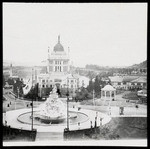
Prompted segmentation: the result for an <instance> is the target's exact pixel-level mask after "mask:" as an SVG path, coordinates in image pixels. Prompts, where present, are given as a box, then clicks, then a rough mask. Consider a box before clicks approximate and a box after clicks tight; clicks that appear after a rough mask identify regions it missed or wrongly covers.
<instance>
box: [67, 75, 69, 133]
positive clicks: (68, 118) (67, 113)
mask: <svg viewBox="0 0 150 149" xmlns="http://www.w3.org/2000/svg"><path fill="white" fill-rule="evenodd" d="M66 96H67V130H69V90H68V78H67V94H66Z"/></svg>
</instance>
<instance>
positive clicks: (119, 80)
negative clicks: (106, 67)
mask: <svg viewBox="0 0 150 149" xmlns="http://www.w3.org/2000/svg"><path fill="white" fill-rule="evenodd" d="M109 78H110V80H111V84H112V86H113V87H115V88H119V89H121V88H122V89H126V90H128V89H133V88H137V89H143V88H147V77H146V76H113V77H109Z"/></svg>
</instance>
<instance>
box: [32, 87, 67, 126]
mask: <svg viewBox="0 0 150 149" xmlns="http://www.w3.org/2000/svg"><path fill="white" fill-rule="evenodd" d="M39 109H40V111H39V112H36V113H35V114H34V115H33V117H34V118H35V119H37V120H40V121H41V122H43V123H52V124H55V123H61V122H63V121H64V120H65V119H66V118H67V113H66V107H65V106H64V104H63V102H62V101H61V100H60V99H59V98H58V93H57V87H56V86H54V88H53V90H52V91H51V92H50V95H49V98H47V100H46V101H45V102H44V103H43V104H41V105H40V106H39Z"/></svg>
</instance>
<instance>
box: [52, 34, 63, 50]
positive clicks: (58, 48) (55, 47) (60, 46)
mask: <svg viewBox="0 0 150 149" xmlns="http://www.w3.org/2000/svg"><path fill="white" fill-rule="evenodd" d="M54 51H55V52H61V51H64V48H63V46H62V45H61V44H60V36H58V43H57V44H56V45H55V46H54Z"/></svg>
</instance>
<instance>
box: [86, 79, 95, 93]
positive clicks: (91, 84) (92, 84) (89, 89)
mask: <svg viewBox="0 0 150 149" xmlns="http://www.w3.org/2000/svg"><path fill="white" fill-rule="evenodd" d="M93 89H94V83H93V81H92V79H91V80H90V81H89V85H88V86H87V90H88V91H89V92H92V91H93Z"/></svg>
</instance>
